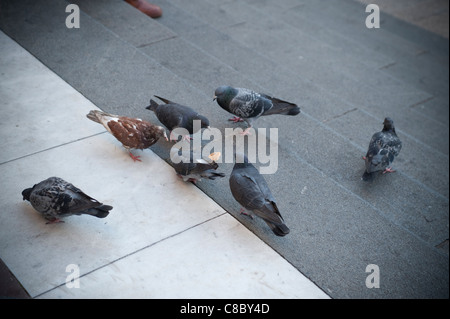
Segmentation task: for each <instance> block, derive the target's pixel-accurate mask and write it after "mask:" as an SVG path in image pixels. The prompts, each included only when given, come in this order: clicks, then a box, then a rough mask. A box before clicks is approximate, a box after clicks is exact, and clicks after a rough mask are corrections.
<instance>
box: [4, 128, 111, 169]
mask: <svg viewBox="0 0 450 319" xmlns="http://www.w3.org/2000/svg"><path fill="white" fill-rule="evenodd" d="M106 132H107V131H104V132H100V133H96V134H92V135H89V136H85V137H81V138H78V139H76V140H73V141H70V142H66V143H62V144H58V145H55V146H51V147H49V148H46V149H43V150H40V151H36V152H33V153H30V154H26V155H23V156H19V157H16V158H13V159H10V160H7V161H4V162H2V163H0V165H3V164H6V163H9V162H13V161H17V160H20V159H22V158H25V157H28V156H33V155H36V154H39V153H43V152H46V151H50V150H52V149H55V148H58V147H61V146H65V145H69V144H72V143H76V142H79V141H82V140H85V139H88V138H91V137H94V136H97V135H100V134H104V133H106Z"/></svg>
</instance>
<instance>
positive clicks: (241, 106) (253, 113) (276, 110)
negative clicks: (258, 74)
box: [214, 86, 300, 135]
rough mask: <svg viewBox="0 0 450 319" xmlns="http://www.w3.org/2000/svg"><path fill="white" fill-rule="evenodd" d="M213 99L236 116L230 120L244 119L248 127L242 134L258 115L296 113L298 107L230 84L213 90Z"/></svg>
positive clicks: (238, 120)
mask: <svg viewBox="0 0 450 319" xmlns="http://www.w3.org/2000/svg"><path fill="white" fill-rule="evenodd" d="M214 100H217V103H218V104H219V105H220V107H222V108H223V109H224V110H225V111H228V112H230V113H232V114H234V115H237V116H238V117H233V118H231V119H230V121H233V122H240V121H242V119H243V120H245V121H246V122H247V124H248V128H247V129H246V130H245V131H244V133H243V134H244V135H246V134H248V131H249V130H250V128H251V127H252V123H253V122H254V121H255V120H256V119H257V118H259V117H260V116H266V115H272V114H283V115H297V114H299V113H300V108H299V107H298V106H297V105H296V104H294V103H291V102H286V101H283V100H280V99H278V98H275V97H271V96H268V95H266V94H262V93H256V92H254V91H252V90H249V89H243V88H233V87H231V86H221V87H218V88H217V89H216V91H215V92H214Z"/></svg>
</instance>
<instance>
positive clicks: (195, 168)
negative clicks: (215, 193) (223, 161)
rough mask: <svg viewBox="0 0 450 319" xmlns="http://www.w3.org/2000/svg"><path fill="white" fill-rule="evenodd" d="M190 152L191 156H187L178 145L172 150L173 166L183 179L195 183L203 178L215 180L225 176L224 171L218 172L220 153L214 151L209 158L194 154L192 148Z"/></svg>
mask: <svg viewBox="0 0 450 319" xmlns="http://www.w3.org/2000/svg"><path fill="white" fill-rule="evenodd" d="M189 154H190V157H189V158H186V157H184V156H183V154H180V151H179V150H178V149H177V148H176V147H172V149H171V150H170V159H171V161H172V166H173V168H174V169H175V172H176V173H177V175H178V176H179V177H180V178H182V179H183V181H185V182H193V183H194V184H195V183H196V182H198V181H200V180H202V178H205V179H210V180H214V179H216V178H217V177H225V174H224V173H218V172H216V170H217V168H218V167H219V165H218V164H217V163H216V162H215V161H216V160H217V159H218V157H220V153H218V152H216V153H212V154H210V155H209V156H208V158H203V157H201V155H198V154H194V152H193V151H192V150H191V151H190V153H189Z"/></svg>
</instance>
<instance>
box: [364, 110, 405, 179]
mask: <svg viewBox="0 0 450 319" xmlns="http://www.w3.org/2000/svg"><path fill="white" fill-rule="evenodd" d="M401 149H402V142H401V141H400V139H399V138H398V136H397V133H396V132H395V127H394V121H393V120H392V119H391V118H389V117H386V118H385V119H384V122H383V130H382V131H381V132H377V133H375V134H374V135H373V136H372V139H371V140H370V143H369V149H368V150H367V154H366V156H364V157H363V159H364V160H365V164H366V171H365V172H364V174H363V176H362V178H361V179H362V180H363V181H370V180H372V179H373V177H374V174H375V173H376V172H382V173H383V174H385V173H391V172H395V170H393V169H391V168H390V167H389V166H390V165H391V163H392V162H393V161H394V158H395V157H396V156H398V154H399V153H400V150H401Z"/></svg>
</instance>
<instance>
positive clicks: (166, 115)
mask: <svg viewBox="0 0 450 319" xmlns="http://www.w3.org/2000/svg"><path fill="white" fill-rule="evenodd" d="M155 97H157V98H158V99H160V100H161V101H163V102H164V104H158V103H156V102H155V101H154V100H152V99H151V100H150V105H149V106H147V107H146V109H147V110H151V111H153V112H155V114H156V117H157V118H158V120H159V121H160V122H161V123H162V124H164V126H165V127H167V128H168V129H169V131H170V140H172V131H173V130H174V129H176V128H184V129H186V130H187V131H188V132H189V134H194V133H196V132H197V131H198V130H196V131H194V122H193V121H194V120H199V121H200V127H199V128H209V120H208V119H207V118H206V117H204V116H203V115H200V114H198V113H197V112H196V111H194V110H193V109H192V108H190V107H189V106H184V105H181V104H178V103H175V102H171V101H169V100H167V99H164V98H162V97H159V96H156V95H155ZM184 139H185V140H189V139H191V138H190V137H189V135H186V136H184Z"/></svg>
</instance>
